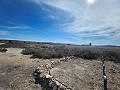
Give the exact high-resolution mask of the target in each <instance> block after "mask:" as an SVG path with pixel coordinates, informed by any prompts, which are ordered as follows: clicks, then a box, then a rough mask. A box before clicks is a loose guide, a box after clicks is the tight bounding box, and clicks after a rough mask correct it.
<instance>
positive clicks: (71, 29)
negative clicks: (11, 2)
mask: <svg viewBox="0 0 120 90" xmlns="http://www.w3.org/2000/svg"><path fill="white" fill-rule="evenodd" d="M33 1H34V2H35V3H37V4H38V5H39V4H40V3H44V4H47V5H50V6H53V7H55V8H58V9H61V10H64V11H65V12H68V13H69V14H70V15H72V16H73V17H74V21H72V22H68V23H64V24H62V25H61V28H62V29H63V30H64V31H65V32H67V33H70V34H72V35H73V36H77V37H91V36H96V37H97V36H98V37H104V38H106V39H109V40H111V39H118V40H119V39H120V1H119V0H96V3H95V4H92V5H88V4H87V3H86V0H33Z"/></svg>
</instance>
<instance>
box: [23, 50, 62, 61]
mask: <svg viewBox="0 0 120 90" xmlns="http://www.w3.org/2000/svg"><path fill="white" fill-rule="evenodd" d="M22 54H25V55H32V58H44V59H51V58H62V57H63V53H62V52H61V51H56V50H55V49H52V48H26V49H25V50H23V51H22Z"/></svg>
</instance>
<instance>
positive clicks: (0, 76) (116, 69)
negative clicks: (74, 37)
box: [0, 48, 120, 90]
mask: <svg viewBox="0 0 120 90" xmlns="http://www.w3.org/2000/svg"><path fill="white" fill-rule="evenodd" d="M7 50H8V51H7V52H6V53H1V52H0V90H42V87H41V85H39V84H35V80H34V77H33V75H32V73H33V71H34V70H35V69H36V68H37V67H38V66H40V68H41V69H42V70H43V71H42V72H46V71H48V70H50V73H51V75H52V76H53V78H55V79H56V80H58V81H60V82H61V83H63V84H65V85H66V86H68V87H70V88H72V89H74V90H103V78H102V67H101V65H102V64H101V61H99V60H85V59H80V58H74V57H72V58H67V59H64V58H62V59H33V58H30V57H31V56H27V55H22V54H21V53H20V52H21V51H22V49H18V48H8V49H7ZM105 64H106V74H107V77H108V90H120V64H119V63H116V64H115V63H113V62H110V61H107V62H105ZM46 68H47V70H46ZM46 73H47V72H46Z"/></svg>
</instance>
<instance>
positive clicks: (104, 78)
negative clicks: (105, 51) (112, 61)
mask: <svg viewBox="0 0 120 90" xmlns="http://www.w3.org/2000/svg"><path fill="white" fill-rule="evenodd" d="M101 61H102V70H103V80H104V90H107V76H106V73H105V59H104V57H103V56H101Z"/></svg>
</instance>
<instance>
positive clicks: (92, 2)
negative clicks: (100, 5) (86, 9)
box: [87, 0, 96, 4]
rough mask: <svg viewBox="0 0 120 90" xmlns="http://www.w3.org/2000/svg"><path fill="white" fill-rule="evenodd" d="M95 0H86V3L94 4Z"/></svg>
mask: <svg viewBox="0 0 120 90" xmlns="http://www.w3.org/2000/svg"><path fill="white" fill-rule="evenodd" d="M95 1H96V0H87V3H88V4H94V3H95Z"/></svg>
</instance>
